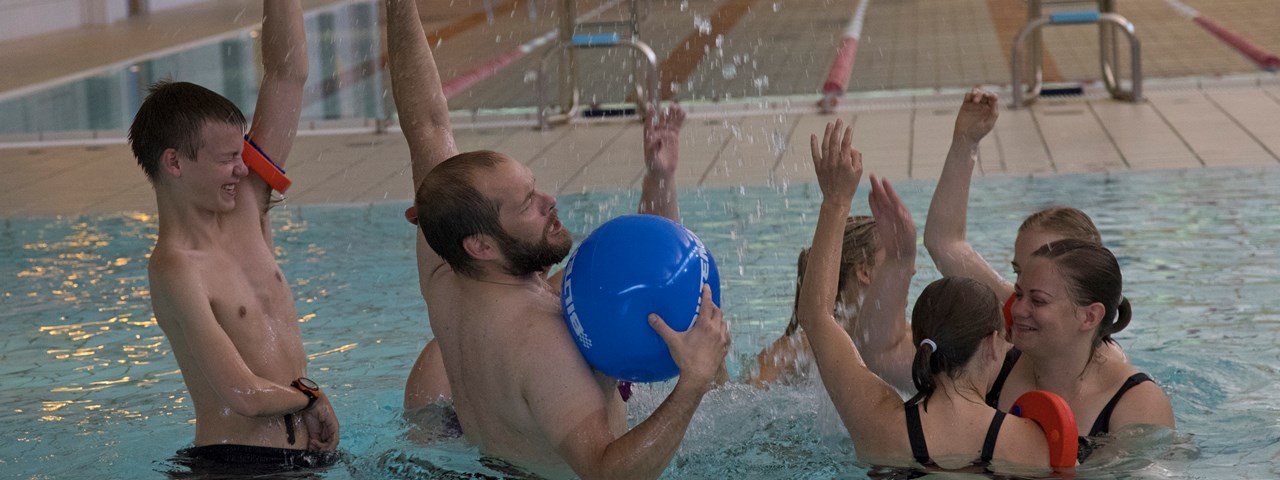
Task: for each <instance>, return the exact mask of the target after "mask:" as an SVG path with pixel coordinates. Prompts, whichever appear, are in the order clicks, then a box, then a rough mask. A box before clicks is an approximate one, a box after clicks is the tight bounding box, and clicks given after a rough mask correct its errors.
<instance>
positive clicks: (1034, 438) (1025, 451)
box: [995, 415, 1074, 466]
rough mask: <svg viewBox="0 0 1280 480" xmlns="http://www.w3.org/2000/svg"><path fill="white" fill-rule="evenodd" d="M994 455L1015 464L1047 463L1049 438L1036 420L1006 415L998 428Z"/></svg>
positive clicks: (1038, 464) (1035, 464)
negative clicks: (998, 433) (1002, 423)
mask: <svg viewBox="0 0 1280 480" xmlns="http://www.w3.org/2000/svg"><path fill="white" fill-rule="evenodd" d="M1072 440H1073V441H1074V439H1072ZM995 456H996V458H999V459H1001V460H1002V461H1005V462H1009V463H1012V464H1016V465H1025V466H1044V465H1048V464H1049V440H1048V439H1047V438H1045V432H1044V430H1043V429H1041V428H1040V425H1038V424H1036V422H1034V421H1032V420H1029V419H1026V418H1021V417H1015V416H1013V415H1008V416H1006V417H1005V421H1004V425H1003V426H1002V428H1001V429H1000V436H999V437H998V439H997V442H996V450H995Z"/></svg>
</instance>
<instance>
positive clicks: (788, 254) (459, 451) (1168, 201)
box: [0, 168, 1280, 479]
mask: <svg viewBox="0 0 1280 480" xmlns="http://www.w3.org/2000/svg"><path fill="white" fill-rule="evenodd" d="M864 186H865V185H864ZM898 187H899V191H900V193H902V195H903V197H904V199H905V201H906V203H907V204H908V206H909V207H910V208H911V210H912V212H913V213H915V214H916V221H917V223H920V224H922V223H923V220H924V214H925V211H926V209H927V207H928V202H929V197H930V195H931V193H932V188H933V184H932V182H918V181H912V182H902V183H901V184H900V185H898ZM1277 191H1280V170H1277V169H1274V168H1270V169H1250V170H1230V169H1221V170H1218V169H1215V170H1187V171H1167V172H1157V173H1127V174H1124V175H1105V174H1090V175H1067V176H1057V177H1052V178H1009V177H1001V178H981V179H977V180H975V183H974V189H973V197H974V198H973V200H972V202H971V209H970V216H969V219H970V226H969V232H970V235H971V240H972V241H973V243H974V244H975V245H976V246H977V248H978V250H979V251H981V252H984V254H986V255H987V259H988V260H989V261H990V262H991V263H992V264H993V265H995V266H996V268H997V269H998V270H999V271H1001V272H1002V273H1004V274H1005V275H1011V272H1010V271H1009V268H1008V261H1009V257H1010V252H1011V250H1012V247H1011V245H1012V240H1013V238H1014V233H1015V230H1016V228H1017V226H1018V224H1019V222H1020V221H1021V219H1022V217H1024V216H1025V215H1026V214H1028V213H1030V212H1032V211H1034V210H1037V209H1039V208H1042V207H1045V206H1048V205H1053V204H1070V205H1073V206H1077V207H1080V208H1082V209H1084V210H1085V211H1086V212H1088V213H1089V214H1091V215H1092V216H1093V217H1094V219H1095V221H1096V222H1097V224H1098V226H1099V228H1100V229H1101V230H1102V234H1103V237H1104V238H1105V239H1106V242H1107V244H1108V246H1109V247H1111V248H1112V249H1113V250H1114V251H1115V252H1116V253H1117V255H1118V257H1119V259H1120V262H1121V264H1122V267H1123V270H1124V273H1125V275H1126V280H1127V281H1126V287H1127V288H1126V295H1128V297H1129V298H1130V299H1131V300H1132V302H1133V304H1134V314H1135V317H1134V320H1133V322H1132V324H1131V325H1130V327H1129V328H1128V329H1126V330H1125V331H1124V332H1122V333H1120V334H1119V335H1117V338H1118V339H1119V341H1120V342H1121V343H1122V344H1123V345H1124V347H1125V348H1126V350H1127V351H1128V353H1129V355H1130V357H1131V359H1132V361H1133V362H1134V363H1135V364H1136V365H1137V366H1138V367H1139V368H1140V369H1142V370H1144V371H1146V372H1149V373H1150V374H1151V375H1152V376H1153V377H1154V378H1155V379H1157V381H1159V382H1160V383H1161V385H1163V386H1164V388H1165V389H1166V391H1167V392H1168V393H1169V396H1170V397H1171V398H1172V400H1173V406H1174V412H1175V415H1176V418H1177V422H1178V430H1177V432H1174V433H1169V432H1159V431H1156V432H1136V433H1134V434H1132V435H1130V436H1129V437H1131V438H1125V439H1120V440H1117V441H1116V442H1115V445H1113V447H1114V448H1112V449H1111V450H1110V451H1104V452H1101V453H1099V454H1098V455H1096V456H1095V458H1093V459H1091V462H1090V464H1089V465H1086V466H1085V467H1082V468H1081V469H1080V477H1082V478H1091V477H1107V478H1151V477H1162V478H1164V477H1168V478H1259V477H1263V478H1274V477H1275V476H1277V475H1278V474H1280V472H1277V467H1276V465H1277V455H1280V447H1278V443H1280V425H1278V424H1280V401H1278V400H1277V398H1280V391H1278V390H1280V387H1278V385H1280V349H1277V348H1275V345H1276V344H1277V336H1278V335H1280V333H1278V332H1280V295H1277V294H1276V293H1277V292H1280V253H1278V252H1280V248H1278V247H1280V209H1277V208H1276V207H1275V197H1274V194H1275V193H1274V192H1277ZM865 195H866V192H865V191H864V192H862V194H861V196H860V198H859V199H858V200H857V201H856V203H855V212H866V211H867V208H866V205H865V198H866V197H865ZM819 197H820V194H819V192H818V190H817V187H816V185H813V184H793V185H788V186H776V187H742V188H733V189H718V190H711V189H708V190H685V191H683V192H682V193H681V204H682V205H681V206H682V213H683V214H684V216H685V223H686V225H688V226H689V227H690V228H691V229H692V230H693V231H694V232H696V233H698V234H699V235H700V236H701V238H702V239H703V241H704V242H705V243H706V244H707V246H708V248H709V249H710V250H711V251H712V252H713V254H714V255H715V256H716V259H717V262H718V265H719V269H720V273H721V279H722V282H723V285H722V292H723V307H724V310H725V314H726V318H727V319H728V320H729V321H730V323H731V327H730V328H731V332H732V335H733V346H732V350H731V352H730V368H731V369H732V370H733V375H734V376H735V377H736V378H741V376H742V375H743V374H744V373H745V371H746V370H747V369H749V368H750V367H751V363H750V362H751V361H752V359H753V358H754V355H755V353H756V352H757V351H759V349H760V348H761V347H762V346H764V345H766V344H768V343H769V342H771V341H772V340H773V339H774V338H776V336H777V335H778V334H779V333H780V332H781V331H782V329H783V327H784V326H785V324H786V322H787V320H788V316H789V313H790V303H791V301H792V296H793V293H794V292H793V282H794V275H795V272H794V265H795V256H796V253H797V252H798V250H799V249H800V248H802V247H803V246H805V245H806V244H807V243H808V242H809V240H810V239H811V238H812V228H813V224H814V222H815V221H816V212H817V205H818V201H819ZM636 200H637V195H636V193H635V192H603V193H591V194H582V195H570V196H565V197H562V198H561V199H560V209H561V218H562V219H563V221H564V223H565V224H566V225H567V226H568V227H569V228H570V229H571V231H573V232H575V238H577V239H579V240H580V239H581V238H583V237H584V236H585V234H586V233H587V232H589V231H590V230H591V229H592V228H594V227H595V226H597V225H599V224H600V223H602V222H603V221H604V220H607V219H608V218H611V217H613V216H614V215H618V214H623V213H629V212H631V211H633V209H634V205H635V203H636ZM404 207H405V205H402V204H398V203H394V204H393V203H386V204H373V205H332V206H311V205H307V206H289V205H285V206H282V207H279V208H277V209H276V210H275V211H274V212H273V219H274V225H275V231H276V248H277V251H278V257H279V259H280V263H281V266H282V268H283V269H284V271H285V273H286V274H287V276H288V278H289V281H290V282H291V285H292V288H293V293H294V296H295V300H296V303H297V306H298V312H299V315H300V316H301V319H300V321H301V322H302V325H301V330H302V335H303V341H304V344H305V348H306V351H307V352H308V354H309V355H310V359H311V360H310V372H309V373H310V376H311V377H312V378H315V379H317V380H318V381H319V382H321V384H322V385H323V386H324V388H325V389H326V391H327V392H329V395H330V398H331V399H332V401H333V403H334V406H335V409H336V410H337V412H338V415H339V418H340V420H341V425H342V444H341V450H342V451H343V452H344V456H345V460H344V461H343V462H342V463H340V464H339V465H337V466H335V467H333V468H331V469H329V470H327V471H325V472H323V473H322V474H321V476H322V477H324V478H333V479H342V478H402V477H403V478H420V477H441V476H444V477H449V476H454V477H468V475H470V474H483V475H495V476H496V475H499V472H497V471H496V470H494V469H493V468H491V466H489V465H486V464H484V463H481V462H480V461H479V460H478V458H477V455H476V452H475V451H474V449H472V448H470V447H468V446H467V445H465V444H463V443H462V442H461V441H459V440H446V441H439V440H433V439H432V438H431V435H430V434H429V432H426V431H424V430H423V429H422V428H420V427H418V426H416V424H415V423H413V422H410V421H407V420H406V419H405V418H404V416H403V415H402V410H401V407H400V405H401V396H402V394H403V387H404V381H405V378H406V376H407V372H408V370H409V368H410V366H411V365H412V364H413V361H414V360H415V357H416V355H417V353H418V351H419V350H420V349H421V347H422V346H423V345H424V344H425V343H426V341H427V340H428V339H429V338H430V331H429V329H428V326H427V320H426V313H425V312H426V309H425V307H424V305H423V303H422V299H421V296H420V295H419V294H418V290H417V277H416V274H415V273H416V269H415V264H414V254H413V240H414V234H415V231H414V229H413V227H412V226H410V225H409V224H407V223H405V221H404V220H403V217H402V215H401V212H402V210H403V208H404ZM155 231H156V220H155V217H154V216H150V215H145V214H136V213H133V214H116V215H105V216H79V217H76V216H68V217H59V218H43V219H18V218H13V219H3V220H0V253H2V254H3V255H0V298H2V299H3V305H4V308H3V309H0V360H2V361H0V425H2V426H3V431H4V432H5V437H6V438H5V440H4V442H3V443H0V477H4V478H80V477H83V476H85V475H86V473H87V472H92V475H93V476H95V477H100V478H162V477H164V473H163V472H164V471H166V470H167V469H168V468H170V467H169V465H168V464H167V462H166V460H167V459H168V458H169V457H170V456H172V455H173V453H174V452H175V451H176V450H178V449H180V448H184V447H186V446H189V445H190V444H191V441H192V439H193V437H194V424H193V414H192V411H191V408H190V399H189V398H188V397H187V395H186V391H185V388H184V386H183V383H182V378H181V376H180V375H179V374H178V371H177V364H176V362H175V361H174V359H173V356H172V354H171V353H170V351H169V344H168V342H167V341H166V340H165V339H164V336H163V334H162V332H161V331H160V329H159V328H158V326H157V325H156V323H155V321H154V320H153V319H152V313H151V307H150V304H149V294H148V286H147V279H146V262H147V255H148V253H149V251H150V249H151V247H152V245H153V243H154V236H155ZM935 278H937V273H936V270H934V268H933V266H932V263H931V262H930V261H929V259H928V257H927V253H926V252H925V251H924V249H923V248H921V249H920V259H919V264H918V274H917V276H916V279H915V281H914V282H913V289H912V298H914V295H915V294H916V293H917V292H918V291H919V289H921V288H923V286H924V285H925V284H927V283H928V282H929V281H931V280H933V279H935ZM670 388H671V384H658V385H654V386H643V387H639V388H638V389H637V395H636V397H635V398H634V399H633V400H632V402H631V407H630V408H631V410H630V411H631V417H632V421H633V423H634V422H637V421H639V420H641V419H643V418H645V417H646V416H647V415H648V414H649V413H650V412H651V411H653V409H655V408H656V407H657V405H658V404H659V403H660V402H661V401H662V399H663V397H664V396H665V394H666V392H667V391H669V389H670ZM828 402H829V401H828V400H826V394H825V392H824V391H823V390H822V388H821V386H820V385H816V384H808V385H799V386H794V387H781V388H774V389H772V390H769V391H767V392H765V391H758V390H755V389H752V388H750V387H746V386H743V385H740V384H731V385H729V386H727V387H725V388H722V389H719V390H716V391H713V392H711V393H710V394H709V395H708V396H707V398H706V399H705V400H704V401H703V403H702V406H701V407H700V409H699V411H698V413H697V415H696V416H695V417H694V420H693V422H692V424H691V425H690V427H689V431H688V434H687V435H686V436H685V439H684V442H683V444H682V446H681V447H680V450H679V452H678V453H677V455H676V458H675V459H674V460H673V461H672V463H671V466H670V467H669V468H668V470H667V472H666V474H665V477H667V478H712V477H725V478H736V477H743V478H778V479H784V478H786V479H789V478H837V477H838V478H846V477H860V476H864V475H865V474H866V472H867V465H864V464H860V463H857V462H856V461H855V459H854V457H853V454H852V451H851V448H852V446H851V445H852V444H851V443H850V441H849V440H848V436H847V434H846V433H845V432H844V430H843V427H842V425H841V424H840V422H839V420H838V419H837V418H836V416H835V413H834V410H833V409H832V407H831V406H830V405H829V403H828ZM468 478H470V477H468Z"/></svg>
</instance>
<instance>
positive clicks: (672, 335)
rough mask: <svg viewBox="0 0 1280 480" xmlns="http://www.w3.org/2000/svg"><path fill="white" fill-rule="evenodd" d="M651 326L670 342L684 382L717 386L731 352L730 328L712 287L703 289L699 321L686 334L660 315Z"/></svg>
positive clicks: (672, 356)
mask: <svg viewBox="0 0 1280 480" xmlns="http://www.w3.org/2000/svg"><path fill="white" fill-rule="evenodd" d="M649 326H650V327H652V328H653V330H654V331H656V332H658V335H659V336H661V337H662V340H663V341H664V342H667V348H668V349H670V350H671V358H672V359H674V360H675V362H676V365H677V366H679V367H680V380H681V381H690V382H695V383H693V385H697V386H700V387H703V388H706V389H707V390H710V389H711V387H712V386H714V385H715V383H717V380H718V378H719V376H720V374H721V369H723V368H724V358H725V355H727V354H728V353H729V325H728V324H727V323H725V321H724V314H723V313H722V312H721V311H720V308H719V307H716V304H715V303H714V302H712V301H711V287H709V286H707V285H703V286H702V305H701V306H700V307H699V308H698V319H697V320H696V321H694V323H693V327H692V328H690V329H689V330H687V331H685V332H677V331H675V330H672V329H671V327H669V326H667V322H665V321H663V320H662V318H661V317H658V316H657V315H653V314H650V315H649Z"/></svg>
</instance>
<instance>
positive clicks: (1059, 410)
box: [1009, 390, 1080, 469]
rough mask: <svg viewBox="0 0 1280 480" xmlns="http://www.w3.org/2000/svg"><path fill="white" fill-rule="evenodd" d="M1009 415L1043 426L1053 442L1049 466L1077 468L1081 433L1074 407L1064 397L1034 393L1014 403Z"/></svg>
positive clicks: (1046, 436)
mask: <svg viewBox="0 0 1280 480" xmlns="http://www.w3.org/2000/svg"><path fill="white" fill-rule="evenodd" d="M1009 413H1012V414H1014V415H1017V416H1019V417H1022V418H1026V419H1030V420H1033V421H1035V422H1036V423H1038V424H1040V428H1041V429H1043V430H1044V438H1045V440H1048V441H1049V465H1050V466H1052V467H1053V468H1055V469H1060V468H1071V467H1074V466H1076V454H1077V453H1078V451H1079V450H1080V443H1079V437H1080V430H1079V428H1077V427H1076V416H1075V414H1074V413H1071V406H1070V405H1067V401H1066V400H1063V399H1062V397H1059V396H1058V395H1056V394H1054V393H1050V392H1046V391H1044V390H1032V391H1030V392H1027V393H1024V394H1022V396H1021V397H1018V401H1016V402H1013V408H1011V409H1009Z"/></svg>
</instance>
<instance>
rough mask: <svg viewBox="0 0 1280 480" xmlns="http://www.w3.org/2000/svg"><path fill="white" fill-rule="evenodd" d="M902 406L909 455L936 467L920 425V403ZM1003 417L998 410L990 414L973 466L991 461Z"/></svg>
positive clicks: (925, 464)
mask: <svg viewBox="0 0 1280 480" xmlns="http://www.w3.org/2000/svg"><path fill="white" fill-rule="evenodd" d="M902 406H903V408H904V409H905V410H906V412H905V413H906V414H907V439H908V440H910V442H911V455H912V456H914V457H915V459H916V461H917V462H920V464H921V465H924V466H925V467H937V466H938V464H936V463H934V461H933V459H932V458H930V457H929V446H928V445H925V441H924V427H923V426H921V425H920V404H919V403H916V402H910V401H908V402H907V403H904V404H903V405H902ZM1004 417H1005V413H1004V412H1001V411H999V410H996V414H995V415H992V416H991V425H990V426H988V427H987V438H986V440H984V441H983V442H982V456H981V457H980V458H979V459H978V461H977V462H974V463H973V465H974V466H976V467H986V466H987V465H988V464H990V463H991V457H992V456H993V455H994V454H995V450H996V437H998V436H999V435H1000V425H1001V424H1002V423H1004Z"/></svg>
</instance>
